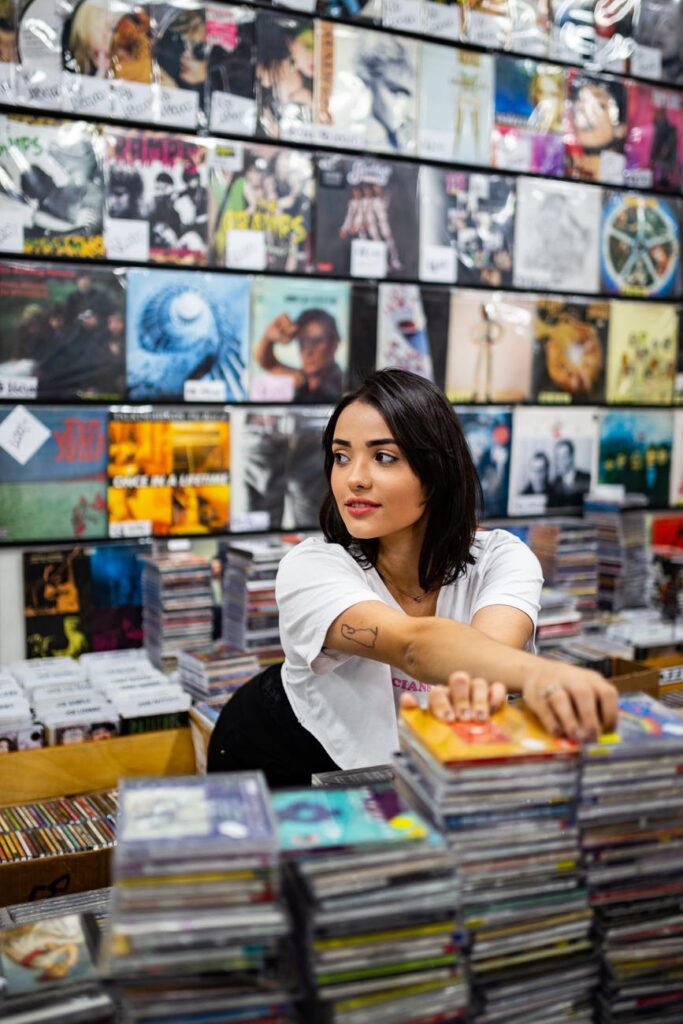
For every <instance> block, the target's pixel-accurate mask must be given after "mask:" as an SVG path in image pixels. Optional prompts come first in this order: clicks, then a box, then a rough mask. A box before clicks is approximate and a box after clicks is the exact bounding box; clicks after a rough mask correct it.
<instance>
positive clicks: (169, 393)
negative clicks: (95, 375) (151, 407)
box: [126, 270, 250, 402]
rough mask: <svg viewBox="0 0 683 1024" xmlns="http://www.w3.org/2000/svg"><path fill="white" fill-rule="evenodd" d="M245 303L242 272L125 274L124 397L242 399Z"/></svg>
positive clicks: (246, 327)
mask: <svg viewBox="0 0 683 1024" xmlns="http://www.w3.org/2000/svg"><path fill="white" fill-rule="evenodd" d="M249 300H250V281H249V278H247V277H244V276H242V275H239V274H234V275H232V274H231V275H218V274H210V273H205V272H201V271H199V272H197V271H189V270H129V272H128V330H127V341H126V362H127V373H128V394H129V397H130V398H131V399H133V400H134V401H141V400H142V401H144V400H145V399H158V398H160V399H176V400H181V401H182V400H183V399H185V400H189V401H191V400H192V399H193V398H194V399H195V400H196V399H197V398H198V397H199V398H202V396H203V397H204V399H205V400H209V401H213V400H215V401H222V402H226V401H229V402H241V401H244V399H245V398H246V396H247V388H246V367H247V359H248V351H249Z"/></svg>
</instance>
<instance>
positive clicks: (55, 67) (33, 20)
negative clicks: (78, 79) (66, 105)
mask: <svg viewBox="0 0 683 1024" xmlns="http://www.w3.org/2000/svg"><path fill="white" fill-rule="evenodd" d="M15 11H16V47H17V53H18V57H19V66H18V68H17V74H16V81H15V88H16V98H17V101H18V102H19V103H21V104H22V106H30V107H38V108H40V109H41V110H53V111H57V110H61V109H62V108H63V97H62V68H63V65H62V35H63V32H64V25H65V22H66V19H67V17H68V15H69V13H70V12H69V7H68V6H62V5H58V4H56V3H55V2H54V0H17V4H16V7H15Z"/></svg>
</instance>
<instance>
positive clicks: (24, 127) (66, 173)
mask: <svg viewBox="0 0 683 1024" xmlns="http://www.w3.org/2000/svg"><path fill="white" fill-rule="evenodd" d="M0 136H1V142H0V221H2V225H3V249H4V251H5V252H18V253H25V254H26V255H31V254H36V255H37V254H39V255H41V256H70V257H72V258H75V259H96V258H98V257H101V256H104V242H103V237H102V211H103V207H104V184H103V177H102V136H101V134H100V131H99V128H98V127H97V126H96V125H91V124H86V123H85V122H84V121H71V122H67V121H52V120H48V119H38V118H32V117H21V116H19V115H15V114H11V115H9V116H5V115H2V116H0Z"/></svg>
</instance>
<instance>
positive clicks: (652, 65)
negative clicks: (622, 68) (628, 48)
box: [631, 43, 662, 80]
mask: <svg viewBox="0 0 683 1024" xmlns="http://www.w3.org/2000/svg"><path fill="white" fill-rule="evenodd" d="M631 74H632V75H640V77H641V78H655V79H657V80H659V79H660V78H661V77H662V51H661V50H658V49H657V47H656V46H642V45H641V44H640V43H634V50H633V53H632V54H631Z"/></svg>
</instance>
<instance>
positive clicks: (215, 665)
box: [178, 640, 259, 704]
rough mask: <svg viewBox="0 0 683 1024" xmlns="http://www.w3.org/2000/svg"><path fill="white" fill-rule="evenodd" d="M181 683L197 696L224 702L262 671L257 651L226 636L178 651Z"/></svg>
mask: <svg viewBox="0 0 683 1024" xmlns="http://www.w3.org/2000/svg"><path fill="white" fill-rule="evenodd" d="M178 670H179V672H180V684H181V686H182V687H183V688H184V689H185V690H187V692H188V693H189V694H191V695H192V697H194V698H195V699H196V700H200V701H209V702H211V703H215V704H224V703H225V701H226V700H227V699H228V698H229V697H231V696H232V694H233V693H234V692H235V690H236V689H237V688H238V686H241V685H242V683H246V682H247V680H248V679H251V677H252V676H255V675H256V673H257V672H258V671H259V662H258V658H257V657H256V655H255V654H248V653H247V652H246V651H242V650H240V649H239V648H237V647H233V646H232V644H228V643H226V642H225V641H224V640H218V641H216V642H215V643H212V644H207V645H206V646H205V647H198V648H196V649H193V650H189V651H187V650H181V651H178Z"/></svg>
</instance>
